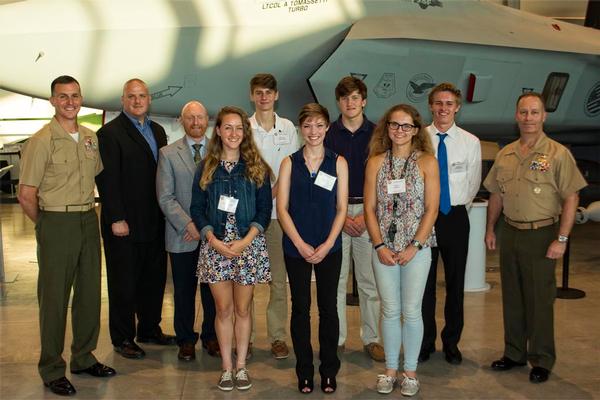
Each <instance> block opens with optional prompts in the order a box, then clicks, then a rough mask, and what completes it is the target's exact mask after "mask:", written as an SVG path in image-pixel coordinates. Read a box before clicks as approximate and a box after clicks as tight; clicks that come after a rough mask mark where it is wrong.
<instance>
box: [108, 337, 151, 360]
mask: <svg viewBox="0 0 600 400" xmlns="http://www.w3.org/2000/svg"><path fill="white" fill-rule="evenodd" d="M115 351H116V352H117V353H119V354H120V355H122V356H123V357H125V358H138V359H139V358H144V357H145V356H146V352H145V351H144V350H142V348H141V347H140V346H138V345H137V344H136V343H135V342H132V341H131V340H124V341H123V343H121V345H120V346H115Z"/></svg>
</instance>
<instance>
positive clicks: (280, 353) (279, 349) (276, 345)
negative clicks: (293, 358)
mask: <svg viewBox="0 0 600 400" xmlns="http://www.w3.org/2000/svg"><path fill="white" fill-rule="evenodd" d="M271 354H273V357H275V359H277V360H283V359H284V358H288V356H289V355H290V350H289V349H288V346H287V344H286V343H285V342H284V341H283V340H276V341H274V342H273V343H271Z"/></svg>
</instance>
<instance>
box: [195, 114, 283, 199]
mask: <svg viewBox="0 0 600 400" xmlns="http://www.w3.org/2000/svg"><path fill="white" fill-rule="evenodd" d="M229 114H237V115H239V116H240V119H241V120H242V126H243V128H244V135H243V137H242V143H241V144H240V158H241V159H242V160H244V162H245V163H246V171H245V176H246V178H247V179H248V180H249V181H252V182H254V183H255V184H256V186H262V185H263V183H264V182H265V177H266V176H267V175H268V179H269V180H271V179H273V171H271V168H270V167H269V165H268V164H267V163H266V162H265V160H263V158H262V157H261V156H260V152H259V151H258V148H257V147H256V143H255V142H254V138H253V137H252V127H251V126H250V120H249V119H248V114H246V112H245V111H244V110H242V109H241V108H238V107H235V106H225V107H223V108H221V110H220V111H219V114H217V120H216V122H215V130H214V131H213V134H212V137H211V138H210V141H209V142H208V148H207V150H206V157H205V158H204V161H203V163H204V168H203V169H202V176H201V177H200V187H201V188H202V190H206V188H207V187H208V185H209V184H210V183H211V182H212V178H213V175H214V173H215V171H216V170H217V167H218V166H219V163H220V162H221V154H222V153H223V142H222V140H221V136H219V135H217V131H216V129H217V128H221V124H222V123H223V118H224V117H225V116H226V115H229Z"/></svg>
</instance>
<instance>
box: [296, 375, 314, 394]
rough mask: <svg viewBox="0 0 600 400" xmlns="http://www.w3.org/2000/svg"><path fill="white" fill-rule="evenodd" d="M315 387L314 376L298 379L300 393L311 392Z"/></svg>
mask: <svg viewBox="0 0 600 400" xmlns="http://www.w3.org/2000/svg"><path fill="white" fill-rule="evenodd" d="M314 387H315V385H314V382H313V380H312V378H311V379H308V378H305V379H298V390H299V391H300V393H302V394H310V393H312V392H313V389H314ZM307 389H308V390H307Z"/></svg>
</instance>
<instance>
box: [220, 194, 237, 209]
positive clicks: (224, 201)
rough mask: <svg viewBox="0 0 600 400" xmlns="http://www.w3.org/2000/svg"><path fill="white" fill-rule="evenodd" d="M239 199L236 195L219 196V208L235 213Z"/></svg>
mask: <svg viewBox="0 0 600 400" xmlns="http://www.w3.org/2000/svg"><path fill="white" fill-rule="evenodd" d="M238 201H239V200H238V199H236V198H235V197H229V196H225V195H221V197H219V205H218V207H217V208H218V209H219V210H221V211H225V212H228V213H234V212H235V210H236V209H237V205H238Z"/></svg>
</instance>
